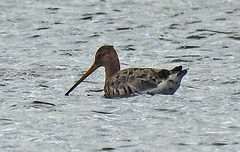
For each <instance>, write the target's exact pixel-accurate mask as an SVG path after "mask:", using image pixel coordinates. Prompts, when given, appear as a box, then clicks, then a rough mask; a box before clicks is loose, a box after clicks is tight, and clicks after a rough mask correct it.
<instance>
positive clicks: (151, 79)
mask: <svg viewBox="0 0 240 152" xmlns="http://www.w3.org/2000/svg"><path fill="white" fill-rule="evenodd" d="M100 66H103V67H104V68H105V74H106V77H105V86H104V93H105V94H104V96H105V97H107V98H112V97H127V96H131V95H133V94H136V93H148V94H152V95H153V94H169V95H172V94H174V93H175V91H176V90H177V89H178V88H179V86H180V83H181V80H182V77H183V76H184V75H185V74H186V73H187V70H186V69H185V70H182V66H177V67H175V68H174V69H172V70H167V69H153V68H129V69H124V70H121V71H120V64H119V59H118V55H117V53H116V50H115V49H114V48H113V46H109V45H106V46H102V47H100V48H99V49H98V51H97V52H96V55H95V61H94V63H93V65H92V66H91V67H90V68H89V70H88V71H87V72H86V73H85V74H84V75H83V76H82V77H81V78H80V79H79V80H78V81H77V82H76V83H75V84H74V85H73V87H72V88H71V89H70V90H69V91H68V92H67V93H66V94H65V95H69V93H70V92H71V91H72V90H73V89H74V88H75V87H77V86H78V84H80V83H81V82H82V81H83V80H84V79H85V78H86V77H87V76H89V75H90V74H91V73H92V72H93V71H95V70H96V69H97V68H99V67H100Z"/></svg>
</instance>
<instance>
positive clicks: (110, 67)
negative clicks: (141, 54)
mask: <svg viewBox="0 0 240 152" xmlns="http://www.w3.org/2000/svg"><path fill="white" fill-rule="evenodd" d="M104 67H105V74H106V79H105V81H107V80H108V79H109V78H110V77H112V76H113V75H114V74H115V73H117V72H118V71H120V64H119V60H118V58H116V59H115V60H113V61H112V62H111V63H110V64H107V65H105V66H104Z"/></svg>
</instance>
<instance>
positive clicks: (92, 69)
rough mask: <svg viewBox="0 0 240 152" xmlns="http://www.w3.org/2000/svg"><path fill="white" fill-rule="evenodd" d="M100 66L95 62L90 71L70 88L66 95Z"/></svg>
mask: <svg viewBox="0 0 240 152" xmlns="http://www.w3.org/2000/svg"><path fill="white" fill-rule="evenodd" d="M97 68H98V67H97V66H96V64H93V65H92V66H91V67H90V68H89V69H88V71H87V72H86V73H85V74H84V75H83V76H82V77H81V78H80V79H79V80H78V81H77V82H76V83H75V84H74V85H73V86H72V87H71V88H70V89H69V90H68V92H67V93H66V94H65V95H66V96H68V95H69V93H70V92H72V91H73V90H74V89H75V88H76V87H77V86H78V85H79V84H80V83H81V82H82V81H83V80H84V79H85V78H86V77H88V76H89V75H90V74H91V73H92V72H93V71H95V70H96V69H97Z"/></svg>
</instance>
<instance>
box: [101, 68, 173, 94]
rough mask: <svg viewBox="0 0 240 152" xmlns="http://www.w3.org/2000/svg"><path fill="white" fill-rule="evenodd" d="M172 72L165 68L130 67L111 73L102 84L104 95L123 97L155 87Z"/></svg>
mask: <svg viewBox="0 0 240 152" xmlns="http://www.w3.org/2000/svg"><path fill="white" fill-rule="evenodd" d="M170 73H172V72H171V71H169V70H166V69H151V68H131V69H125V70H122V71H119V72H118V73H116V74H115V75H113V76H112V77H111V78H110V79H109V80H108V81H107V82H106V83H105V86H104V91H105V97H123V96H130V95H132V94H134V93H140V92H143V91H146V90H150V89H153V88H156V87H157V86H158V84H159V83H161V82H162V81H163V80H164V79H167V78H168V76H169V75H170Z"/></svg>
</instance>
